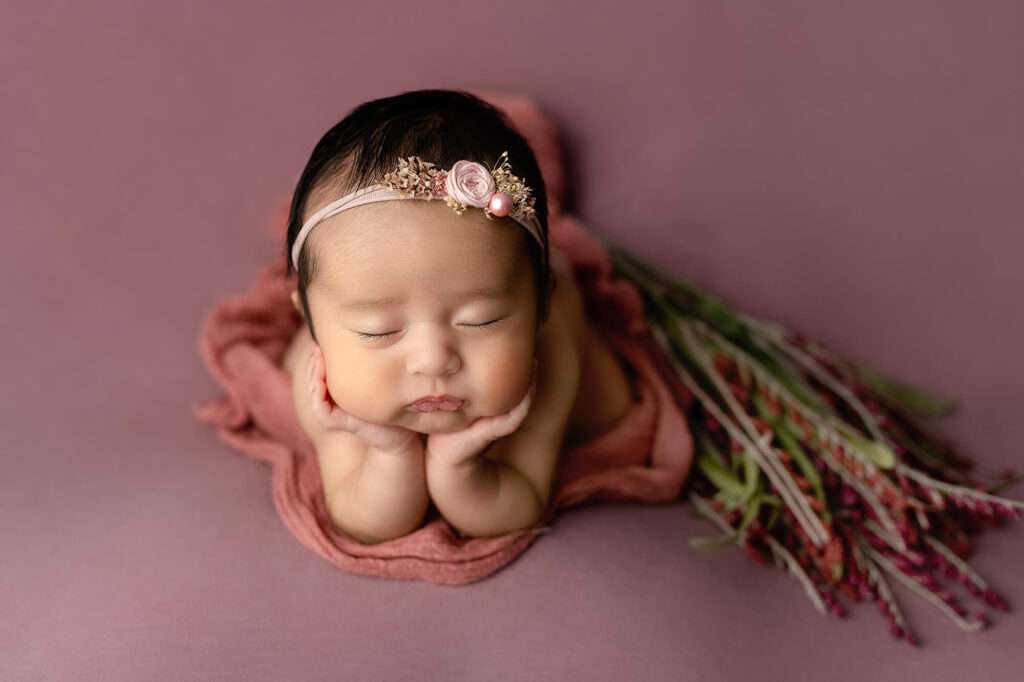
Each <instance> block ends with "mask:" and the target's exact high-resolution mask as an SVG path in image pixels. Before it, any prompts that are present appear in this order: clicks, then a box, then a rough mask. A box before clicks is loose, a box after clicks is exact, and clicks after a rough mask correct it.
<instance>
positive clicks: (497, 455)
mask: <svg viewBox="0 0 1024 682" xmlns="http://www.w3.org/2000/svg"><path fill="white" fill-rule="evenodd" d="M544 333H545V334H547V335H548V338H547V340H546V342H545V343H542V344H541V347H540V349H539V351H538V364H537V371H536V378H535V381H536V391H535V396H534V397H533V399H532V404H528V405H529V411H528V413H527V414H526V416H525V418H523V416H522V415H518V421H516V420H515V418H514V417H515V416H516V412H517V410H518V409H520V408H516V409H514V410H512V411H511V412H510V413H509V414H508V415H504V416H503V417H499V418H498V419H502V418H507V417H509V416H512V417H513V419H512V420H511V421H512V422H514V423H515V426H513V427H512V429H510V430H506V431H505V432H504V433H502V434H501V436H500V437H498V438H497V439H491V440H492V441H493V443H491V444H490V447H488V446H487V444H479V445H477V447H476V450H475V451H474V452H472V453H468V452H464V453H461V455H460V456H458V457H455V458H445V457H438V456H436V454H437V453H436V452H435V444H436V443H438V442H440V443H441V444H442V445H443V444H444V441H443V440H440V441H438V439H439V438H444V437H445V436H448V435H449V434H439V435H438V436H435V435H431V436H429V437H428V439H427V455H426V466H427V487H428V489H429V490H430V495H431V497H432V498H433V500H434V504H435V505H436V506H437V509H438V511H439V512H440V513H441V515H442V516H444V517H445V519H447V520H448V522H449V523H451V524H452V525H453V526H455V527H456V528H458V529H459V530H460V531H461V532H462V533H463V534H465V535H471V536H489V535H500V534H504V533H507V532H510V531H515V530H520V529H523V528H528V527H530V526H532V525H534V524H535V523H536V522H537V521H539V520H540V519H541V517H542V516H543V514H544V511H545V510H546V508H547V506H548V500H549V499H550V495H551V488H552V482H553V478H554V472H555V468H556V466H557V462H558V455H559V453H560V452H561V450H562V442H563V440H564V436H565V432H566V429H567V428H568V423H569V416H570V414H571V412H572V409H573V405H574V404H575V400H576V394H577V391H578V388H579V382H580V360H579V351H578V349H577V347H576V344H574V343H573V342H572V341H571V340H570V339H571V337H570V336H569V327H568V326H567V325H566V323H565V320H564V319H559V318H554V319H552V320H550V322H549V324H548V325H547V329H546V330H545V332H544ZM521 406H522V403H521V404H520V407H521ZM472 428H473V427H472V426H471V427H470V429H472ZM468 430H469V429H467V431H468ZM460 433H461V432H460ZM451 436H454V437H456V438H458V437H459V434H451ZM448 449H449V450H450V448H448ZM467 455H475V456H467ZM452 459H454V461H452Z"/></svg>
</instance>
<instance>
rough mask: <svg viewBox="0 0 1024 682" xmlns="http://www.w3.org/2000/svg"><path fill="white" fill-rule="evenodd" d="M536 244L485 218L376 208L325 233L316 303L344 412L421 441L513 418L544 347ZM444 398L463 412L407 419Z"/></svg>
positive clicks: (414, 204) (316, 242) (313, 308)
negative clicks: (419, 405) (428, 401)
mask: <svg viewBox="0 0 1024 682" xmlns="http://www.w3.org/2000/svg"><path fill="white" fill-rule="evenodd" d="M531 238H532V237H530V236H529V234H528V233H526V231H525V230H524V229H523V228H522V227H521V226H519V225H518V224H517V223H515V222H514V221H512V220H510V219H501V220H498V219H495V220H488V219H487V217H486V216H485V215H484V214H483V212H482V211H481V210H479V209H475V208H469V209H467V210H466V212H465V213H463V214H462V215H458V214H456V213H455V212H454V211H453V210H452V209H451V208H449V207H448V206H446V205H445V204H444V202H443V201H429V202H428V201H417V200H411V201H385V202H378V203H374V204H367V205H364V206H359V207H357V208H353V209H350V210H348V211H345V212H343V213H341V214H339V215H337V216H334V217H333V218H330V219H328V220H326V221H324V222H323V223H321V224H320V225H318V226H317V227H316V229H315V230H314V231H313V233H312V234H311V235H310V241H309V243H308V246H307V248H311V249H314V250H315V251H314V252H315V253H316V254H317V257H318V259H319V262H320V269H319V272H318V273H317V276H316V280H315V281H313V282H311V283H310V286H309V288H308V289H307V292H306V293H307V299H308V302H309V307H310V314H311V316H312V318H313V323H314V326H315V328H316V332H317V337H318V340H319V342H320V347H321V350H322V351H323V355H324V362H325V366H326V373H327V386H328V389H329V390H330V393H331V397H332V398H333V399H334V400H335V401H336V402H337V403H338V405H339V407H341V409H343V410H345V411H347V412H349V413H351V414H353V415H354V416H356V417H358V418H360V419H364V420H366V421H370V422H375V423H378V424H389V425H393V426H401V427H404V428H408V429H411V430H413V431H417V432H419V433H444V432H449V431H457V430H460V429H463V428H465V427H467V426H468V425H469V424H470V423H471V422H472V421H473V420H474V419H476V418H478V417H482V416H494V415H498V414H503V413H505V412H508V411H509V410H511V409H512V408H513V407H515V406H516V405H517V404H518V403H519V401H520V400H521V399H522V398H523V396H524V395H525V394H526V391H527V389H528V388H529V382H530V374H531V371H532V369H533V358H534V346H535V339H536V336H535V326H536V320H537V313H538V311H537V310H536V303H535V292H534V286H533V278H532V274H531V273H532V271H531V269H530V263H529V259H528V257H527V255H526V250H525V248H524V246H523V242H522V241H521V240H523V239H531ZM384 299H387V300H384ZM488 323H489V324H488ZM481 325H486V326H481ZM371 334H373V335H383V336H377V337H370V336H367V335H371ZM444 394H448V395H452V396H455V397H456V398H461V399H462V400H464V401H465V403H464V404H463V406H462V407H461V409H458V410H456V411H441V410H438V411H435V412H417V411H414V410H412V409H410V407H409V405H410V403H412V402H414V401H416V400H418V399H420V398H423V397H425V396H431V395H434V396H436V395H444Z"/></svg>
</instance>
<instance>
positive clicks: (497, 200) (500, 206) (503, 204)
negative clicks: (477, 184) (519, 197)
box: [488, 192, 512, 216]
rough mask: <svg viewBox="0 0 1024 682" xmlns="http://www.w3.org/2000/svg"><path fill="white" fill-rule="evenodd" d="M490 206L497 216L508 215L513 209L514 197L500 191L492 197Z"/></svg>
mask: <svg viewBox="0 0 1024 682" xmlns="http://www.w3.org/2000/svg"><path fill="white" fill-rule="evenodd" d="M488 208H490V209H491V213H493V214H494V215H496V216H507V215H508V214H509V212H510V211H511V210H512V197H511V196H509V195H508V194H507V193H505V192H498V193H496V194H494V196H492V197H491V203H490V206H488Z"/></svg>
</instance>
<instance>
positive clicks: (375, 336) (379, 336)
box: [356, 317, 505, 341]
mask: <svg viewBox="0 0 1024 682" xmlns="http://www.w3.org/2000/svg"><path fill="white" fill-rule="evenodd" d="M504 319H505V318H504V317H499V318H497V319H496V320H491V321H490V322H482V323H480V324H466V325H463V326H466V327H477V328H483V327H491V326H493V325H496V324H498V323H499V322H501V321H502V320H504ZM397 333H398V332H384V333H383V334H368V333H366V332H356V334H358V335H359V338H361V339H363V340H364V341H373V340H374V339H383V338H384V337H385V336H391V335H392V334H397Z"/></svg>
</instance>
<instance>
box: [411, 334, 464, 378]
mask: <svg viewBox="0 0 1024 682" xmlns="http://www.w3.org/2000/svg"><path fill="white" fill-rule="evenodd" d="M461 366H462V361H461V359H460V357H459V353H458V350H457V348H456V347H455V345H454V343H453V342H452V341H451V340H450V339H448V338H447V337H446V336H444V335H443V334H436V333H435V334H423V335H421V337H420V338H419V339H416V342H415V343H414V344H413V347H412V350H410V351H409V355H408V357H407V359H406V368H407V369H408V371H409V373H410V374H423V375H426V376H445V375H448V374H454V373H455V372H457V371H459V368H460V367H461Z"/></svg>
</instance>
